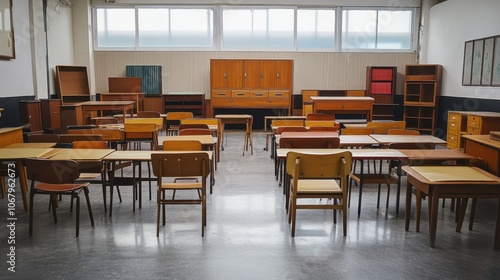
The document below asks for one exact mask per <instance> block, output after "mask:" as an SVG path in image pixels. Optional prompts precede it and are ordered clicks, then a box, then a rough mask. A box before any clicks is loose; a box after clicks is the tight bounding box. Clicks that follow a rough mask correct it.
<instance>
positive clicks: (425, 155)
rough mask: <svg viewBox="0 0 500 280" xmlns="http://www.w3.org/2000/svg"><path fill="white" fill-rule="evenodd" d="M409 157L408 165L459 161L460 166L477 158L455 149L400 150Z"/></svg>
mask: <svg viewBox="0 0 500 280" xmlns="http://www.w3.org/2000/svg"><path fill="white" fill-rule="evenodd" d="M399 151H400V152H401V153H403V154H405V155H407V156H408V164H410V165H422V164H425V163H428V162H443V161H458V162H459V165H467V163H468V162H469V161H470V160H473V159H476V157H475V156H471V155H468V154H466V153H463V152H461V151H459V150H454V149H429V150H427V149H422V150H399Z"/></svg>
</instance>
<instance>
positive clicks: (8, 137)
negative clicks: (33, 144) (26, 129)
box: [0, 126, 23, 148]
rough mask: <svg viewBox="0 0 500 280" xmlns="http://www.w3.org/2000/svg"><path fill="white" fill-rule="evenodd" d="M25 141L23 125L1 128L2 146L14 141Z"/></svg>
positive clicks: (0, 138) (0, 145) (0, 143)
mask: <svg viewBox="0 0 500 280" xmlns="http://www.w3.org/2000/svg"><path fill="white" fill-rule="evenodd" d="M22 142H23V127H22V126H18V127H3V128H0V148H1V147H5V146H7V145H10V144H12V143H22Z"/></svg>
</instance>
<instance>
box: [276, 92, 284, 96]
mask: <svg viewBox="0 0 500 280" xmlns="http://www.w3.org/2000/svg"><path fill="white" fill-rule="evenodd" d="M275 95H276V96H283V93H281V92H278V93H276V94H275Z"/></svg>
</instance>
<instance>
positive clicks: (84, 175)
mask: <svg viewBox="0 0 500 280" xmlns="http://www.w3.org/2000/svg"><path fill="white" fill-rule="evenodd" d="M100 176H101V173H98V172H96V173H80V177H78V180H86V179H95V178H98V177H100Z"/></svg>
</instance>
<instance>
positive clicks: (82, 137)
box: [59, 134, 102, 144]
mask: <svg viewBox="0 0 500 280" xmlns="http://www.w3.org/2000/svg"><path fill="white" fill-rule="evenodd" d="M101 140H102V135H98V134H59V143H68V144H71V143H73V142H75V141H101Z"/></svg>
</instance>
